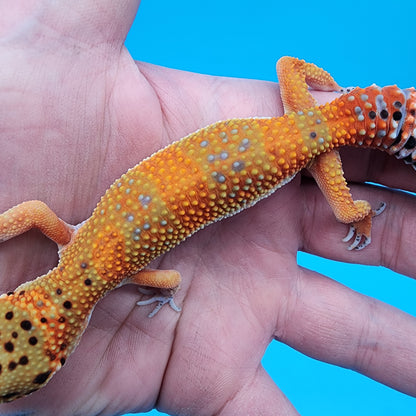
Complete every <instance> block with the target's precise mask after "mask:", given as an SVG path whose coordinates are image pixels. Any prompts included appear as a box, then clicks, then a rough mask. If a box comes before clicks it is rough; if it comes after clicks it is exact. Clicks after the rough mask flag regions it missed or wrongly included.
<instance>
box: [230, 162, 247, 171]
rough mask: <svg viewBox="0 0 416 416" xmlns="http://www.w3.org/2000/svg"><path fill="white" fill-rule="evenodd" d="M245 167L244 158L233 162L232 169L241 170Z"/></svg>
mask: <svg viewBox="0 0 416 416" xmlns="http://www.w3.org/2000/svg"><path fill="white" fill-rule="evenodd" d="M244 168H245V163H244V162H243V161H242V160H236V161H235V162H234V163H233V164H232V169H233V171H234V172H241V171H242V170H243V169H244Z"/></svg>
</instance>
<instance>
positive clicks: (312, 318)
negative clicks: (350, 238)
mask: <svg viewBox="0 0 416 416" xmlns="http://www.w3.org/2000/svg"><path fill="white" fill-rule="evenodd" d="M291 305H292V307H291V308H288V310H287V312H286V313H285V318H284V319H283V324H282V325H281V326H280V328H277V332H276V335H277V334H279V335H277V337H278V338H279V339H280V340H281V341H283V342H285V343H286V344H288V345H290V346H292V347H293V348H295V349H297V350H299V351H301V352H302V353H304V354H306V355H309V356H311V357H313V358H316V359H318V360H321V361H325V362H328V363H331V364H335V365H338V366H341V367H345V368H349V369H353V370H355V371H357V372H360V373H362V374H364V375H366V376H368V377H371V378H372V379H374V380H377V381H379V382H381V383H383V384H386V385H388V386H391V387H393V388H395V389H396V390H400V391H402V392H404V393H406V394H410V395H416V357H415V354H414V351H415V350H416V319H415V318H414V317H412V316H410V315H408V314H406V313H404V312H402V311H399V310H398V309H396V308H394V307H392V306H389V305H386V304H384V303H382V302H379V301H377V300H374V299H371V298H369V297H366V296H364V295H361V294H359V293H356V292H354V291H352V290H350V289H348V288H347V287H345V286H343V285H341V284H339V283H337V282H334V281H332V280H330V279H328V278H325V277H324V276H321V275H319V274H317V273H314V272H311V271H309V270H307V271H305V272H304V273H303V274H302V275H301V276H300V277H299V279H298V281H297V285H296V292H295V300H294V301H293V302H292V303H291Z"/></svg>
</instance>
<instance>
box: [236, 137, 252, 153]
mask: <svg viewBox="0 0 416 416" xmlns="http://www.w3.org/2000/svg"><path fill="white" fill-rule="evenodd" d="M249 147H250V140H249V139H247V138H244V139H243V140H241V143H240V145H239V146H238V151H239V152H245V151H246V150H247V149H248V148H249Z"/></svg>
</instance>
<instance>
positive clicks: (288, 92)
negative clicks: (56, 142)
mask: <svg viewBox="0 0 416 416" xmlns="http://www.w3.org/2000/svg"><path fill="white" fill-rule="evenodd" d="M278 74H279V79H280V81H281V89H282V99H283V102H284V106H285V110H286V114H285V115H284V116H282V117H274V118H246V119H232V120H227V121H221V122H217V123H214V124H212V125H210V126H208V127H205V128H203V129H200V130H198V131H197V132H195V133H192V134H190V135H189V136H187V137H185V138H183V139H181V140H179V141H177V142H175V143H172V144H171V145H169V146H167V147H166V148H164V149H162V150H160V151H158V152H157V153H155V154H154V155H152V156H151V157H149V158H147V159H145V160H143V161H142V162H141V163H139V164H138V165H137V166H135V167H134V168H132V169H130V170H129V171H128V172H127V173H126V174H124V175H123V176H122V177H121V178H120V179H118V180H117V181H116V182H115V183H114V184H113V185H112V186H111V187H110V188H109V190H108V191H107V192H106V193H105V195H104V196H103V197H102V198H101V201H100V202H99V203H98V205H97V207H96V208H95V210H94V212H93V214H92V216H91V217H90V218H89V219H88V220H87V221H85V222H83V223H82V224H81V225H80V226H79V227H75V228H74V227H72V226H69V225H68V224H66V223H64V222H63V221H62V220H60V219H59V218H58V217H56V215H55V214H54V213H52V212H51V211H50V210H49V208H48V207H46V206H45V205H44V204H42V203H40V202H38V201H29V202H26V203H23V204H20V205H18V206H16V207H14V208H11V209H10V210H9V211H6V212H5V213H4V214H2V215H0V241H4V240H7V239H8V238H11V237H13V236H15V235H18V234H20V233H22V232H24V231H26V230H27V229H30V228H32V227H38V228H40V229H41V230H42V231H43V232H44V233H45V234H46V235H47V236H48V237H50V238H52V239H53V240H54V241H56V242H57V243H58V244H59V245H60V246H61V250H60V260H59V264H58V265H57V266H56V267H55V268H54V269H52V270H51V271H50V272H49V273H47V274H46V275H43V276H41V277H39V278H37V279H36V280H34V281H31V282H28V283H24V284H22V285H21V286H19V287H18V288H17V289H15V290H14V291H13V292H9V293H7V294H4V295H2V296H1V297H0V400H1V401H10V400H14V399H16V398H19V397H21V396H23V395H26V394H29V393H31V392H33V391H35V390H37V389H39V388H40V387H41V386H43V385H44V384H46V383H47V382H48V381H49V379H50V378H51V377H52V375H53V374H54V373H55V372H56V371H57V370H59V369H60V368H61V367H62V365H64V363H65V361H66V359H67V357H68V355H69V354H70V353H71V352H72V351H73V349H74V348H75V347H76V345H77V344H78V342H79V338H80V336H81V335H82V333H83V331H84V330H85V327H86V325H87V323H88V319H89V316H90V314H91V311H92V309H93V307H94V305H95V304H96V303H97V301H98V300H99V299H100V298H102V297H103V296H104V295H105V294H106V293H108V291H110V290H112V289H114V288H115V287H117V286H119V285H121V284H125V283H136V284H139V285H144V286H151V287H155V288H160V289H162V290H163V291H164V292H167V296H166V297H165V298H163V299H162V300H160V299H159V298H157V299H158V300H159V301H160V305H162V304H163V303H165V302H170V303H171V306H172V307H173V308H174V309H177V308H176V306H175V305H174V303H173V300H172V295H173V293H174V292H175V290H176V288H177V287H178V285H179V282H180V277H179V274H178V273H177V272H175V271H161V270H158V271H155V270H146V269H144V268H145V267H146V266H147V265H148V264H149V263H150V262H151V261H152V260H153V259H155V258H156V257H158V256H160V255H162V254H163V253H166V252H167V251H168V250H170V249H171V248H173V247H175V246H176V245H177V244H179V243H180V242H181V241H183V240H184V239H185V238H187V237H189V236H190V235H192V234H193V233H194V232H196V231H198V230H199V229H201V228H203V227H204V226H206V225H208V224H210V223H212V222H214V221H217V220H220V219H223V218H225V217H227V216H230V215H233V214H235V213H237V212H239V211H241V210H242V209H244V208H247V207H249V206H251V205H253V204H254V203H256V202H258V201H259V200H260V199H262V198H264V197H266V196H267V195H269V194H270V193H272V192H273V191H275V190H276V189H277V188H279V187H281V186H283V185H284V184H286V183H287V182H288V181H290V180H291V179H292V178H293V177H294V176H295V175H296V174H297V173H298V172H299V171H300V170H302V169H303V168H308V169H309V170H310V172H311V173H312V175H313V176H314V177H315V179H316V180H317V183H318V185H319V186H320V187H321V189H322V191H323V193H324V194H325V196H326V198H327V199H328V202H329V204H330V205H331V207H332V208H333V210H334V213H335V215H336V217H337V219H338V220H340V221H342V222H344V223H346V224H350V226H351V230H352V233H350V237H352V238H353V242H352V244H351V246H350V247H351V248H363V247H365V246H366V245H367V244H368V243H369V242H370V232H371V219H372V217H373V216H374V215H376V213H377V211H376V210H373V209H372V208H371V206H370V205H369V204H368V202H366V201H354V200H353V199H352V197H351V195H350V193H349V190H348V187H347V185H346V182H345V179H344V178H343V173H342V167H341V161H340V158H339V155H338V153H337V151H336V149H337V148H338V147H342V146H362V147H369V148H377V149H380V150H383V151H386V152H388V153H390V154H394V155H395V156H396V157H399V158H402V159H404V161H405V162H407V163H410V164H412V166H413V167H414V168H415V166H416V140H415V136H416V134H415V133H416V130H415V127H416V125H415V111H416V92H415V90H414V89H405V90H401V89H399V88H397V87H395V86H390V87H385V88H379V87H377V86H371V87H368V88H365V89H361V88H355V89H353V90H352V91H351V92H348V93H340V95H339V97H338V98H336V99H335V100H334V101H332V102H331V103H328V104H324V105H321V106H316V104H315V101H314V100H313V98H312V96H311V95H310V93H309V91H308V88H307V85H309V86H311V87H313V88H316V89H321V90H334V91H340V88H339V86H338V85H337V84H336V83H335V81H334V80H333V79H332V78H331V77H330V76H329V74H328V73H326V72H325V71H323V70H322V69H319V68H317V67H316V66H315V65H312V64H307V63H305V62H304V61H299V60H297V59H294V58H288V57H286V58H282V59H281V60H280V61H279V63H278ZM165 294H166V293H165ZM144 303H146V302H143V304H144Z"/></svg>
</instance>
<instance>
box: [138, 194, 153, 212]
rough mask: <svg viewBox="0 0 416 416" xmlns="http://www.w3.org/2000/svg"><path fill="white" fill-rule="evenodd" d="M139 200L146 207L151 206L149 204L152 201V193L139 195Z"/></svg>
mask: <svg viewBox="0 0 416 416" xmlns="http://www.w3.org/2000/svg"><path fill="white" fill-rule="evenodd" d="M139 201H140V203H141V205H142V207H143V208H144V209H147V208H148V207H149V204H150V203H151V202H152V197H151V196H150V195H143V194H140V195H139Z"/></svg>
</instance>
